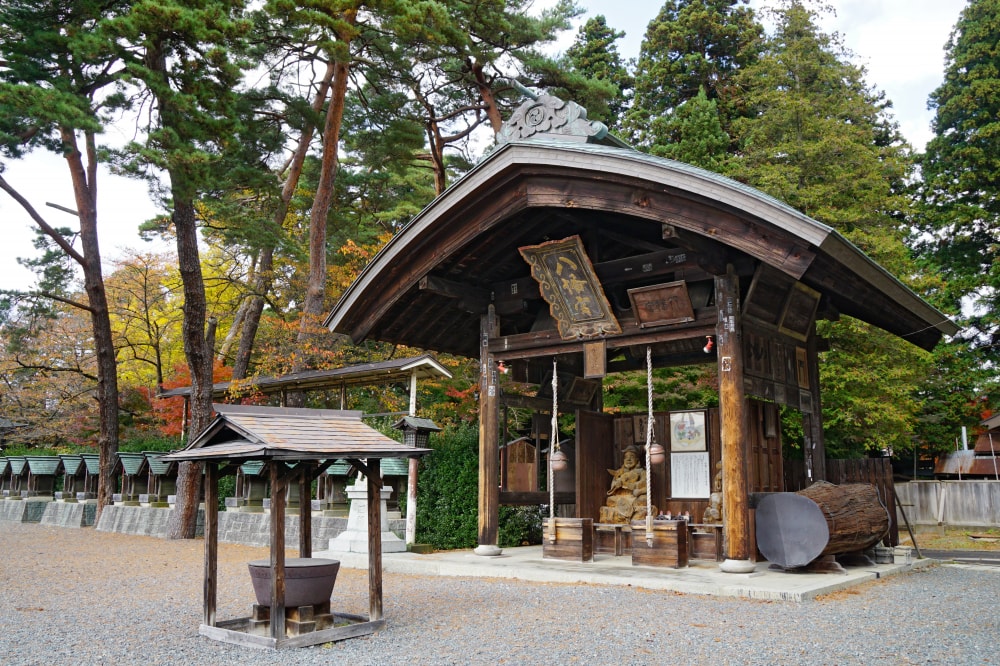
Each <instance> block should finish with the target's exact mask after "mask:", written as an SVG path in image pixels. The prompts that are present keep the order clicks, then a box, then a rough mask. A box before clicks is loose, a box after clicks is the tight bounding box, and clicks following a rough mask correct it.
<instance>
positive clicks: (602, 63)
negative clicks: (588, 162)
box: [566, 16, 635, 134]
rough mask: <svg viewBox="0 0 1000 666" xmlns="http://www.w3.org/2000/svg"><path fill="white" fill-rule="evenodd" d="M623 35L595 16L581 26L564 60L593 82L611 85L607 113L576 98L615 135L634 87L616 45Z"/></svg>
mask: <svg viewBox="0 0 1000 666" xmlns="http://www.w3.org/2000/svg"><path fill="white" fill-rule="evenodd" d="M624 36H625V33H624V32H621V31H618V30H614V29H613V28H611V27H610V26H609V25H608V23H607V19H605V18H604V16H595V17H593V18H590V19H588V20H587V22H586V23H584V24H583V25H582V26H580V30H579V32H578V33H577V35H576V38H575V39H574V40H573V45H572V46H570V47H569V48H568V49H566V59H567V60H568V61H569V63H570V64H571V66H572V67H573V69H574V70H576V71H578V72H580V73H581V74H583V75H584V76H587V77H589V78H591V79H594V80H595V81H606V82H608V83H612V84H614V86H615V88H614V90H613V93H612V95H613V96H612V97H611V98H610V99H609V100H607V103H606V106H607V111H606V115H603V116H602V115H601V112H600V109H599V108H598V107H594V108H591V107H590V106H587V103H585V101H584V100H575V101H577V103H579V104H582V105H583V106H585V107H586V108H587V111H588V115H589V116H590V117H591V118H593V119H595V120H601V121H603V122H604V124H606V125H607V126H608V127H609V128H611V131H612V133H615V134H618V133H620V131H621V130H620V127H621V124H622V119H623V118H624V117H625V111H626V109H627V108H628V104H629V98H630V97H631V94H632V89H633V88H634V87H635V80H634V79H633V77H632V75H631V74H629V71H628V68H627V67H626V66H625V62H624V61H623V60H622V57H621V54H620V53H618V45H617V44H616V42H617V41H618V40H620V39H621V38H622V37H624ZM590 103H591V104H592V102H590Z"/></svg>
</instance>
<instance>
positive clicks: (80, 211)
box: [62, 129, 118, 518]
mask: <svg viewBox="0 0 1000 666" xmlns="http://www.w3.org/2000/svg"><path fill="white" fill-rule="evenodd" d="M62 136H63V141H64V143H66V145H69V146H72V150H71V151H70V152H69V153H67V154H66V162H67V165H68V166H69V171H70V174H71V176H72V180H73V194H74V196H75V199H76V210H77V215H78V217H79V219H80V245H81V248H82V250H83V261H82V262H80V265H81V267H82V268H83V281H84V288H85V289H86V292H87V302H88V304H89V306H90V323H91V328H92V331H93V335H94V349H95V356H96V359H97V409H98V421H99V427H100V433H99V435H98V438H97V446H98V452H99V454H100V473H99V476H98V481H97V516H98V518H99V517H100V515H101V511H103V509H104V507H105V506H107V505H108V504H111V496H112V494H113V492H114V485H113V481H114V476H113V473H114V467H115V454H116V453H117V452H118V364H117V362H116V360H115V346H114V338H113V337H112V333H111V318H110V315H109V313H108V298H107V292H106V291H105V289H104V277H103V275H102V274H101V251H100V244H99V243H98V238H97V181H96V178H97V151H96V149H95V146H94V137H93V135H91V134H87V135H86V146H87V167H84V164H83V159H82V156H81V154H80V151H79V149H78V148H77V146H76V138H75V136H74V134H73V132H72V131H70V130H68V129H63V131H62Z"/></svg>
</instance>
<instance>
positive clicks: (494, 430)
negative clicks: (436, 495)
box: [478, 305, 500, 553]
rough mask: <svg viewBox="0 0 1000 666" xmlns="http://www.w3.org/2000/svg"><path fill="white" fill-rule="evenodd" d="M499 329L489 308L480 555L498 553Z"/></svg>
mask: <svg viewBox="0 0 1000 666" xmlns="http://www.w3.org/2000/svg"><path fill="white" fill-rule="evenodd" d="M499 329H500V326H499V322H498V321H497V317H496V312H495V310H494V308H493V306H492V305H490V307H489V311H488V312H487V314H485V315H483V317H482V318H481V319H480V357H479V368H480V376H479V549H478V550H479V552H481V553H491V552H494V551H498V550H499V549H498V548H497V537H498V534H499V519H500V498H499V493H500V487H499V472H500V441H499V439H500V435H499V419H500V411H499V410H500V386H499V383H498V381H497V369H496V363H495V359H494V357H493V354H491V353H490V341H491V340H492V339H493V338H495V337H496V335H497V332H498V331H499Z"/></svg>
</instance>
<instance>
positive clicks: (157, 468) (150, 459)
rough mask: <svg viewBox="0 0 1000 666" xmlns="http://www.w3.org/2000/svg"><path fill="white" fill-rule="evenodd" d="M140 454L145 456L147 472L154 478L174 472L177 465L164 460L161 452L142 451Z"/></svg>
mask: <svg viewBox="0 0 1000 666" xmlns="http://www.w3.org/2000/svg"><path fill="white" fill-rule="evenodd" d="M142 453H143V455H144V456H146V464H147V465H149V471H150V472H151V473H153V474H155V475H156V476H164V475H169V474H171V473H173V472H174V471H175V468H176V466H177V463H176V462H173V461H172V460H164V459H163V456H164V453H163V452H162V451H143V452H142Z"/></svg>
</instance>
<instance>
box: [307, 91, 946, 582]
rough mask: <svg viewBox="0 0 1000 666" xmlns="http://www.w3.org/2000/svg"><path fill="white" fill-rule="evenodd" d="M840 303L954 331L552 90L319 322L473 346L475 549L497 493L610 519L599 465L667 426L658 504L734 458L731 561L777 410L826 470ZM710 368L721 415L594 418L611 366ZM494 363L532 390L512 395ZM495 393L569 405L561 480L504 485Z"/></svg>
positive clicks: (746, 201) (725, 481)
mask: <svg viewBox="0 0 1000 666" xmlns="http://www.w3.org/2000/svg"><path fill="white" fill-rule="evenodd" d="M840 315H847V316H850V317H854V318H857V319H860V320H862V321H865V322H868V323H870V324H873V325H875V326H877V327H879V328H881V329H883V330H884V331H887V332H888V333H891V334H894V335H897V336H899V337H901V338H903V339H905V340H907V341H909V342H911V343H912V344H914V345H917V346H918V347H921V348H923V349H928V350H929V349H931V348H932V347H934V345H935V344H936V343H937V342H938V340H939V339H940V338H941V337H942V335H952V334H954V333H956V332H957V330H958V329H957V327H956V326H955V325H954V324H953V323H951V322H950V321H949V320H948V319H947V318H946V317H945V316H944V315H943V314H942V313H941V312H939V311H937V310H936V309H934V308H933V307H931V306H930V305H929V304H928V303H926V302H925V301H923V300H922V299H921V298H919V297H918V296H917V295H915V294H914V293H913V292H912V291H910V290H909V289H908V288H907V287H905V286H904V285H903V284H901V283H900V282H899V281H898V280H897V279H895V278H894V277H893V276H892V275H890V274H889V273H888V272H887V271H886V270H885V269H883V268H882V267H880V266H879V265H878V264H876V263H875V262H874V261H872V260H871V259H870V258H869V257H867V256H866V255H865V254H864V253H862V252H861V251H860V250H859V249H858V248H857V247H855V246H854V245H852V244H851V243H850V242H848V241H847V240H846V239H845V238H844V237H843V236H841V235H840V234H839V233H837V232H836V231H835V230H833V229H831V228H830V227H828V226H826V225H824V224H821V223H819V222H817V221H816V220H813V219H810V218H809V217H807V216H805V215H803V214H801V213H799V212H798V211H796V210H794V209H792V208H791V207H789V206H787V205H785V204H784V203H782V202H781V201H777V200H775V199H774V198H772V197H769V196H767V195H765V194H763V193H761V192H759V191H757V190H755V189H753V188H751V187H748V186H746V185H743V184H741V183H738V182H735V181H732V180H729V179H727V178H724V177H722V176H719V175H717V174H714V173H710V172H707V171H703V170H701V169H698V168H695V167H692V166H689V165H686V164H682V163H679V162H674V161H670V160H666V159H659V158H656V157H652V156H650V155H646V154H643V153H640V152H638V151H636V150H633V149H631V148H630V147H628V146H627V145H625V144H624V143H622V142H621V141H620V140H618V139H616V138H615V137H613V136H611V135H609V134H608V132H607V129H606V128H605V127H604V126H603V125H602V124H600V123H597V122H593V121H588V120H587V118H586V111H585V110H584V109H583V108H581V107H580V106H578V105H577V104H575V103H573V102H564V101H562V100H559V99H557V98H555V97H551V96H547V95H542V96H539V97H537V98H532V99H529V100H528V101H526V102H524V104H522V106H521V107H520V108H519V109H517V111H516V112H515V113H514V114H513V116H512V117H511V118H510V120H509V121H508V122H507V123H506V124H505V126H504V127H503V129H502V131H501V132H500V133H499V135H498V137H497V145H496V147H495V148H494V149H493V150H492V152H490V153H489V154H488V155H487V156H486V157H485V158H484V159H483V160H482V161H481V163H480V164H478V166H476V167H475V168H474V169H473V170H472V171H470V172H469V173H468V174H466V175H465V176H464V177H463V178H462V179H461V180H459V181H458V182H456V183H455V184H454V185H452V187H450V188H449V189H448V190H447V191H446V192H444V193H443V194H442V195H441V196H439V197H438V198H437V199H435V200H434V201H433V202H431V204H430V205H428V206H427V207H426V208H425V209H424V210H423V211H421V212H420V213H419V214H418V215H417V216H416V217H414V218H413V219H412V220H411V221H410V222H409V223H408V224H407V225H406V226H405V227H404V228H403V229H402V230H401V231H400V232H399V234H398V235H397V236H396V237H395V238H393V239H392V240H391V241H390V242H389V243H388V244H387V245H386V246H385V248H383V250H382V251H381V252H380V253H379V254H378V255H377V256H376V257H375V258H374V260H373V261H372V262H371V263H370V264H369V265H368V266H367V267H366V268H365V270H364V271H363V272H362V273H361V274H360V275H359V277H358V278H357V280H356V281H355V282H354V284H352V285H351V286H350V288H349V289H348V290H347V291H346V292H345V293H344V295H343V297H342V298H341V299H340V301H339V302H338V303H337V305H336V307H335V308H334V309H333V311H332V312H331V313H330V315H329V317H328V319H327V321H326V324H327V326H328V327H329V328H330V330H332V331H336V332H338V333H343V334H346V335H348V336H349V337H350V338H351V339H352V340H353V341H354V342H356V343H357V342H361V341H362V340H365V339H375V340H382V341H386V342H392V343H398V344H405V345H408V346H410V347H416V348H422V349H428V350H433V351H438V352H445V353H449V354H456V355H459V356H464V357H469V358H478V359H479V362H480V367H481V380H480V381H481V386H480V398H479V423H480V438H479V439H480V441H479V446H480V449H479V453H480V459H479V505H478V506H479V536H478V540H479V546H478V548H477V549H476V552H477V553H479V554H483V555H491V554H498V553H499V552H500V550H499V548H498V547H497V523H498V512H499V507H500V505H501V504H547V503H549V502H550V499H551V501H552V502H553V503H555V504H558V505H560V506H561V508H562V509H563V510H564V511H568V512H572V514H573V515H575V516H576V517H578V518H590V519H593V521H594V522H595V523H596V522H598V521H599V519H600V516H601V508H602V506H605V504H606V500H607V497H608V492H609V483H610V479H609V477H608V470H609V469H612V468H616V467H618V466H619V465H620V464H621V462H622V459H623V455H624V452H625V450H626V449H627V448H629V447H637V448H638V450H640V451H641V450H642V449H643V444H644V443H645V442H646V441H647V440H648V439H655V440H656V441H657V442H659V443H660V444H661V445H662V446H664V447H666V448H667V450H668V451H669V455H668V456H667V457H666V458H667V459H666V461H665V462H662V463H660V464H658V465H653V468H652V469H651V471H650V478H651V489H652V490H651V495H652V497H651V502H650V504H652V505H653V506H656V507H658V510H659V511H661V512H662V511H665V510H670V509H673V510H674V511H676V512H680V511H681V510H682V509H683V510H685V511H688V512H690V514H691V515H692V516H697V517H700V516H702V514H703V512H704V511H705V510H706V509H707V508H708V507H709V497H710V493H711V487H710V486H711V483H712V480H715V479H717V475H716V470H717V469H721V472H722V474H721V490H722V493H721V494H722V515H723V516H724V520H723V521H722V522H723V525H722V527H721V534H722V543H721V544H719V550H720V556H719V558H718V559H720V560H722V561H723V563H722V568H723V570H726V571H733V572H738V571H746V570H748V568H747V564H749V565H750V567H751V568H752V561H751V560H752V559H753V558H754V557H755V552H756V550H755V547H754V541H753V539H754V535H753V528H752V516H751V513H752V510H751V506H750V496H751V494H752V493H755V492H766V491H781V490H783V482H782V473H781V469H782V460H781V456H782V454H781V442H780V437H781V435H780V428H777V427H776V426H775V423H776V422H777V406H778V405H785V406H788V407H791V408H793V409H797V410H800V411H801V413H802V418H803V426H804V427H803V430H804V433H805V441H804V442H802V445H803V448H804V451H805V464H806V469H807V474H808V476H809V477H810V478H811V479H813V480H820V479H824V478H825V463H824V461H825V458H824V445H823V423H822V420H821V410H820V406H821V398H822V396H821V395H820V390H819V367H818V352H819V351H821V350H822V349H823V347H824V341H823V340H821V339H818V337H817V335H816V328H815V322H816V321H817V320H818V319H836V318H837V317H839V316H840ZM647 359H648V362H647ZM706 362H714V363H716V364H717V367H718V377H719V407H718V409H712V410H704V411H701V412H695V413H692V412H687V413H680V414H673V413H671V414H656V415H653V418H652V419H649V418H648V417H647V418H645V419H643V418H642V414H643V413H645V411H646V405H645V404H643V405H636V412H637V413H638V414H639V415H638V416H636V415H628V416H621V415H613V414H608V413H604V412H603V411H602V391H601V386H602V381H603V378H605V377H607V376H608V375H610V374H611V373H615V372H619V371H624V370H635V369H644V368H647V363H648V366H651V367H664V366H678V365H685V364H695V363H706ZM498 368H502V370H507V369H509V370H510V374H509V375H504V374H502V373H498ZM553 376H555V378H556V381H555V382H553V381H552V379H553ZM501 377H503V378H504V381H515V380H516V381H519V382H524V383H525V384H526V385H529V384H536V385H538V389H537V395H536V396H509V395H507V393H506V392H504V391H502V390H501V386H500V381H501V379H500V378H501ZM553 394H555V396H556V400H553V398H552V396H553ZM504 404H517V405H519V406H526V405H527V406H531V407H534V408H535V410H536V411H537V412H539V416H540V418H539V419H537V420H538V421H539V422H541V423H544V422H545V421H546V419H547V418H548V417H547V416H546V413H551V411H553V410H555V411H557V412H562V413H564V414H574V415H575V436H574V438H573V439H571V440H570V441H569V442H566V443H563V446H562V450H564V451H567V452H568V453H569V454H570V455H569V458H570V460H569V463H570V464H569V467H568V469H567V470H566V471H564V472H561V473H559V474H557V475H556V476H555V478H554V483H551V484H550V488H549V489H548V492H545V491H539V490H538V485H536V484H535V483H533V482H532V481H531V479H529V481H528V484H527V485H526V486H525V485H519V486H517V487H513V486H514V484H512V482H511V478H512V477H511V475H510V474H508V473H506V472H507V470H504V469H503V468H502V465H501V461H502V459H503V455H502V451H501V449H502V446H501V439H502V435H501V433H502V432H503V433H504V434H506V430H505V429H502V427H501V426H502V419H501V418H500V410H501V407H502V406H503V405H504ZM650 413H651V410H650ZM650 420H652V421H655V428H654V427H652V426H649V423H648V422H649V421H650ZM685 424H687V425H694V426H695V427H700V428H702V434H701V435H700V436H699V437H698V438H696V439H695V440H693V444H692V442H689V441H681V438H680V437H679V436H678V432H679V430H678V428H682V429H683V428H684V427H685ZM539 430H544V428H540V429H539ZM644 430H647V431H648V433H649V434H648V435H646V434H644V432H643V431H644ZM550 435H551V429H550V430H549V431H548V432H546V433H545V434H544V437H549V436H550ZM551 440H552V441H551V450H553V451H554V450H556V449H559V448H560V442H559V436H558V435H555V436H553V437H551ZM504 444H506V442H504ZM633 450H636V448H633ZM685 456H686V457H685ZM720 463H721V464H720ZM502 471H503V472H504V474H501V472H502ZM535 476H536V480H537V477H538V475H537V474H536V475H535ZM555 491H558V493H556V492H555ZM564 515H565V514H564Z"/></svg>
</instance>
